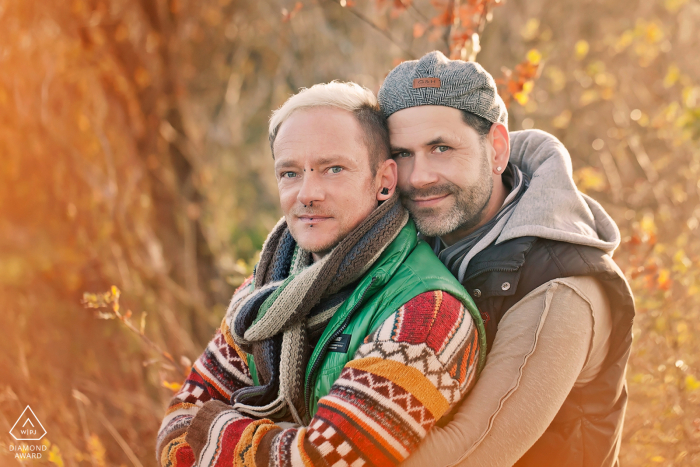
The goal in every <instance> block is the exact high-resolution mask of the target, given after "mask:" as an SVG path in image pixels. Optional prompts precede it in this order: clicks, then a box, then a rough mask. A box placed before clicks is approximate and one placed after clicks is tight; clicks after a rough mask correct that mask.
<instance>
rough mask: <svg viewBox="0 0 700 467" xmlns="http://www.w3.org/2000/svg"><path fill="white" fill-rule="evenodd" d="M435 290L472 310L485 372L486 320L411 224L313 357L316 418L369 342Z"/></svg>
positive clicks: (308, 389) (309, 400)
mask: <svg viewBox="0 0 700 467" xmlns="http://www.w3.org/2000/svg"><path fill="white" fill-rule="evenodd" d="M431 290H442V291H445V292H447V293H449V294H451V295H452V296H454V297H455V298H457V299H458V300H460V301H461V302H462V303H463V304H464V306H465V307H466V309H467V310H469V313H470V314H471V316H472V319H474V322H475V323H476V326H477V330H478V334H479V346H480V351H479V365H478V371H479V372H481V369H482V368H483V366H484V363H485V361H486V333H485V331H484V323H483V321H482V319H481V314H480V313H479V311H478V309H477V308H476V305H475V304H474V302H473V301H472V299H471V297H470V296H469V295H468V294H467V293H466V291H465V290H464V288H463V287H462V286H461V285H460V283H459V282H458V281H457V279H455V278H454V276H452V274H451V273H450V271H449V270H448V269H447V268H446V267H445V266H444V265H443V264H442V263H441V262H440V260H439V259H438V258H437V257H436V256H435V254H434V253H433V251H432V250H431V249H430V247H429V246H428V245H427V244H426V243H425V242H424V241H422V240H420V241H419V240H418V238H417V235H416V227H415V224H414V223H413V220H409V221H408V223H407V224H406V226H405V227H404V228H403V229H402V230H401V232H399V235H398V236H397V237H396V239H395V240H394V241H393V242H392V243H391V244H390V245H389V246H388V247H387V249H386V250H385V251H384V253H382V255H381V256H380V257H379V258H378V259H377V261H376V262H375V263H374V265H373V266H372V268H371V269H370V270H369V271H367V273H366V274H365V275H364V277H363V278H362V279H361V280H360V282H359V284H358V286H357V288H356V289H355V291H354V292H353V293H352V295H350V297H348V299H347V300H346V301H345V303H343V305H342V306H341V307H340V308H339V309H338V311H336V312H335V314H334V315H333V317H332V318H331V320H330V322H329V323H328V325H327V326H326V330H325V331H324V332H323V334H322V335H321V338H320V339H319V341H318V344H317V345H316V347H315V348H314V351H313V353H312V354H311V358H310V359H309V364H308V366H307V367H306V377H305V380H304V381H305V383H304V395H305V397H306V404H307V407H308V409H309V413H310V414H311V417H313V415H314V414H315V413H316V410H317V404H318V400H319V399H320V398H321V397H323V396H325V395H327V394H328V393H329V392H330V389H331V386H332V385H333V383H334V382H335V381H336V380H337V379H338V377H339V376H340V372H341V371H342V369H343V367H344V366H345V364H346V363H347V362H349V361H350V360H352V359H353V357H354V355H355V352H356V351H357V349H358V348H359V347H360V345H362V342H363V341H364V340H365V338H366V337H367V336H369V335H370V334H372V333H373V332H374V331H375V330H376V329H377V328H378V327H379V325H380V324H382V323H383V322H384V321H385V320H386V319H387V318H389V316H391V315H392V314H393V313H394V312H395V311H396V310H398V309H399V308H400V307H401V306H402V305H403V304H405V303H407V302H409V301H410V300H411V299H412V298H414V297H416V296H418V295H420V294H422V293H424V292H429V291H431ZM329 349H330V351H329ZM248 366H249V368H250V373H251V375H252V376H253V382H254V384H256V385H258V384H259V381H258V375H257V371H256V368H255V361H254V360H253V356H252V355H248ZM306 422H308V420H306Z"/></svg>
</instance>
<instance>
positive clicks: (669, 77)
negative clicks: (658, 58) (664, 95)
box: [664, 65, 681, 88]
mask: <svg viewBox="0 0 700 467" xmlns="http://www.w3.org/2000/svg"><path fill="white" fill-rule="evenodd" d="M680 76H681V71H680V70H679V69H678V67H677V66H676V65H671V66H669V67H668V71H667V72H666V76H665V77H664V87H665V88H670V87H671V86H673V85H674V84H676V81H678V78H679V77H680Z"/></svg>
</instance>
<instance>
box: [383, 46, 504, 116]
mask: <svg viewBox="0 0 700 467" xmlns="http://www.w3.org/2000/svg"><path fill="white" fill-rule="evenodd" d="M377 98H378V99H379V106H380V107H381V108H382V111H383V112H384V116H386V117H387V118H389V116H390V115H391V114H393V113H394V112H398V111H399V110H403V109H407V108H409V107H416V106H419V105H444V106H446V107H454V108H455V109H459V110H466V111H467V112H471V113H473V114H475V115H478V116H479V117H483V118H485V119H486V120H488V121H490V122H492V123H496V122H498V123H502V124H504V125H506V126H508V123H507V122H508V111H507V110H506V105H505V103H504V102H503V99H501V96H499V95H498V90H497V88H496V82H495V81H494V79H493V76H491V75H490V74H489V73H488V72H487V71H486V70H484V68H483V67H482V66H481V65H479V64H478V63H475V62H465V61H463V60H450V59H448V58H447V57H445V56H444V55H443V54H442V53H441V52H438V51H433V52H430V53H428V54H426V55H423V57H422V58H421V59H420V60H412V61H410V62H403V63H402V64H400V65H398V66H397V67H396V68H394V69H393V70H391V73H389V76H387V77H386V79H385V80H384V83H383V84H382V87H381V88H380V89H379V95H378V96H377Z"/></svg>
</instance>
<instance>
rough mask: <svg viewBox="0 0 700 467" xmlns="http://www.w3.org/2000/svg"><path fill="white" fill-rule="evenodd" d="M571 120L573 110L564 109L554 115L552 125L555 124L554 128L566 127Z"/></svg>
mask: <svg viewBox="0 0 700 467" xmlns="http://www.w3.org/2000/svg"><path fill="white" fill-rule="evenodd" d="M570 121H571V111H570V110H564V111H563V112H562V113H560V114H559V115H557V116H556V117H554V119H553V120H552V125H553V126H554V128H559V129H564V128H566V127H568V126H569V122H570Z"/></svg>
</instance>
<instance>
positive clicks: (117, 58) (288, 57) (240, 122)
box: [0, 0, 700, 467]
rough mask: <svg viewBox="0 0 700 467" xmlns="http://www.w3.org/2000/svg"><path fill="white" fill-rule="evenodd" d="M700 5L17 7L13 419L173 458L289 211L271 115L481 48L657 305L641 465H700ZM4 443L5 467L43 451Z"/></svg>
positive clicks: (11, 118)
mask: <svg viewBox="0 0 700 467" xmlns="http://www.w3.org/2000/svg"><path fill="white" fill-rule="evenodd" d="M699 10H700V8H699V7H698V4H697V2H695V1H693V0H655V1H645V0H631V1H629V2H612V1H604V0H583V1H580V0H577V1H574V0H527V1H526V0H507V2H503V1H496V0H420V1H417V0H303V1H290V0H271V1H267V2H244V1H243V0H197V1H194V0H66V1H60V2H32V1H25V0H4V1H3V0H0V25H2V27H0V317H2V323H3V327H4V329H5V333H4V334H3V339H0V374H2V378H0V431H2V432H3V433H7V432H8V431H9V429H10V427H11V426H12V424H13V423H14V422H15V419H16V418H17V416H18V415H19V414H20V413H21V412H22V410H23V409H24V407H25V406H26V405H31V407H32V409H33V410H34V411H35V413H36V415H37V416H38V417H39V418H40V419H41V421H42V423H43V424H44V426H45V427H46V429H47V435H46V437H45V438H44V439H43V440H42V442H43V443H44V444H45V445H46V447H47V451H46V453H47V454H46V456H45V457H44V458H43V460H42V462H43V464H44V465H47V464H48V465H59V466H60V465H64V466H97V467H99V466H107V465H133V466H137V467H138V466H154V465H156V460H155V458H154V446H153V443H154V439H155V434H156V431H157V429H158V426H159V423H160V420H161V418H162V415H163V411H164V408H165V406H166V404H167V402H168V401H169V399H170V397H171V396H172V394H173V391H176V390H177V389H178V388H179V384H180V383H181V382H182V379H183V374H184V372H186V371H187V369H188V368H189V366H190V365H191V362H192V361H194V359H196V358H197V356H198V355H199V354H200V353H201V351H202V349H203V348H204V346H205V345H206V343H207V341H208V340H209V338H210V337H211V335H212V333H213V331H214V329H215V328H216V326H218V325H219V323H220V320H221V318H222V316H223V313H224V310H225V307H226V304H227V300H228V299H229V298H230V295H231V292H232V291H233V289H234V287H235V286H236V285H237V284H239V283H240V282H241V281H242V279H243V278H244V277H245V276H246V275H247V274H249V273H250V271H251V269H252V266H253V264H255V262H256V255H257V252H258V251H259V249H260V247H261V245H262V242H263V240H264V238H265V235H266V233H267V232H268V231H269V229H270V228H271V227H272V226H273V225H274V224H275V222H276V220H277V219H278V217H279V215H280V212H279V208H278V206H277V194H276V186H275V183H274V180H273V177H272V175H271V174H272V172H271V170H272V159H271V157H270V153H269V147H268V143H267V129H266V126H267V121H268V118H269V114H270V111H271V110H272V109H274V108H276V107H277V106H279V105H280V104H281V103H282V102H283V101H284V100H285V99H286V98H287V97H288V96H289V95H290V94H291V93H293V92H296V91H297V90H298V89H299V88H301V87H308V86H310V85H313V84H315V83H317V82H327V81H329V80H332V79H341V80H352V81H356V82H359V83H360V84H362V85H364V86H367V87H369V88H370V89H372V90H374V91H375V92H376V91H377V90H378V88H379V85H380V84H381V81H382V79H383V78H384V76H386V74H387V73H388V71H389V70H390V69H391V67H392V66H394V65H395V64H396V63H399V62H401V61H403V60H411V59H416V58H418V57H420V56H421V55H422V54H423V53H425V52H428V51H430V50H434V49H438V50H441V51H443V52H444V53H445V54H446V55H449V56H451V57H453V58H463V59H472V60H478V61H479V62H480V63H481V64H482V65H483V66H484V67H485V68H486V69H487V70H489V71H490V72H491V73H492V74H493V75H494V77H495V78H496V80H497V83H498V86H499V92H500V93H501V96H502V97H503V99H504V100H505V101H506V103H508V105H509V115H510V121H509V127H510V130H511V131H513V130H519V129H529V128H539V129H542V130H545V131H548V132H551V133H553V134H554V135H556V136H557V137H558V138H559V139H561V140H562V142H563V143H564V144H565V146H566V147H567V148H568V150H569V151H570V152H571V155H572V164H573V166H572V171H573V176H574V179H575V181H576V182H577V184H578V186H579V188H580V189H581V190H582V191H584V192H586V193H588V194H590V195H591V196H593V197H594V198H596V199H597V200H598V201H600V202H601V203H602V204H603V205H604V207H605V208H606V209H607V210H608V212H610V214H611V215H612V216H613V217H614V218H615V220H616V222H617V224H618V225H619V227H620V230H621V233H622V237H623V242H622V245H621V246H620V248H619V250H618V251H617V252H616V254H615V259H616V260H617V262H618V264H619V265H620V266H621V268H622V269H623V271H624V272H625V274H626V275H627V277H628V278H629V280H630V283H631V285H632V288H633V290H634V293H635V296H636V300H637V307H638V316H637V318H636V321H635V326H634V346H633V349H632V357H631V360H630V366H629V369H628V374H627V378H628V384H629V390H630V404H629V406H628V412H627V418H626V423H625V427H624V433H623V437H624V438H623V439H624V441H623V446H622V452H621V460H622V463H623V465H658V466H665V465H678V466H692V465H700V448H698V446H700V357H699V356H700V344H698V341H697V340H696V339H697V337H698V336H700V208H698V206H700V183H699V179H700V152H699V151H698V147H700V62H698V60H696V59H694V57H695V55H696V54H697V50H698V47H699V46H700V36H698V34H697V30H698V25H700V11H699ZM10 441H11V440H10V439H9V437H8V436H6V435H0V464H2V465H3V466H4V465H20V464H19V463H18V462H17V461H16V460H15V459H14V456H13V455H12V454H11V453H10V452H9V450H8V449H9V445H10Z"/></svg>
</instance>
